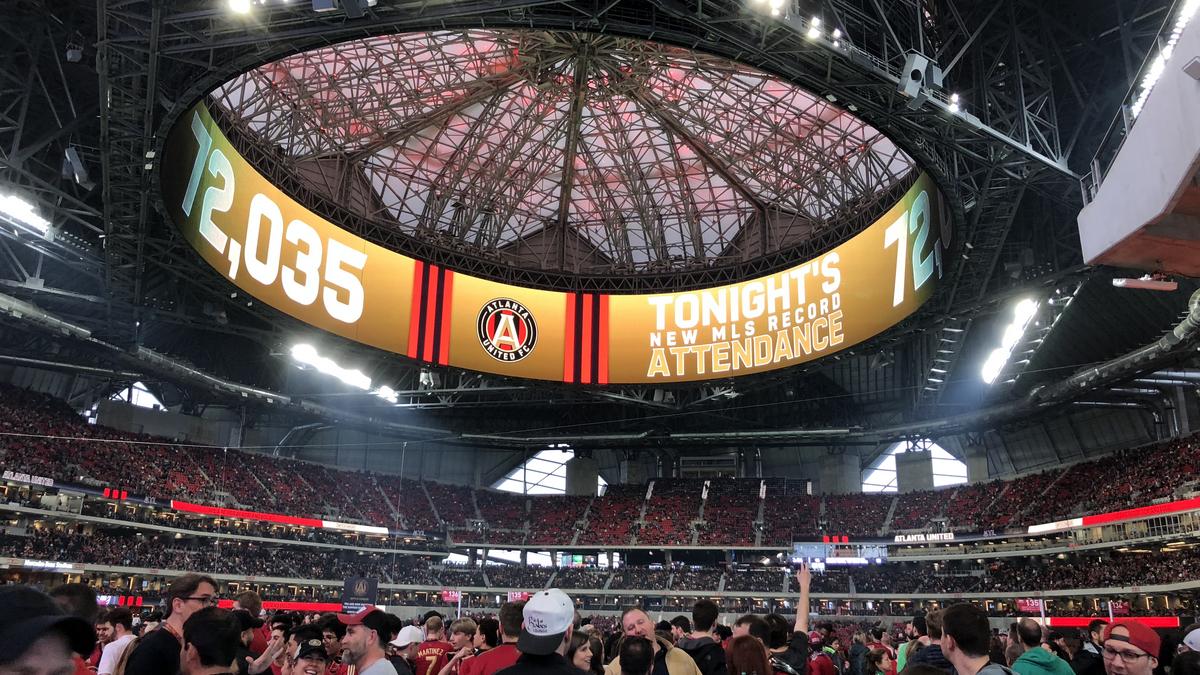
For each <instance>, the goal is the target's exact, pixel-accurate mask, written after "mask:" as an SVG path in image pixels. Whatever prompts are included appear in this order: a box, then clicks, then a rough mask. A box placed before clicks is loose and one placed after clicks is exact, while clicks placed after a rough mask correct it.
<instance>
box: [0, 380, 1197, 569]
mask: <svg viewBox="0 0 1200 675" xmlns="http://www.w3.org/2000/svg"><path fill="white" fill-rule="evenodd" d="M0 431H4V432H7V433H6V434H5V435H3V436H0V466H2V467H3V468H4V469H8V470H12V471H16V472H23V473H29V474H32V475H35V476H43V477H48V478H52V479H54V480H55V481H58V482H68V483H76V484H84V485H91V486H96V487H111V488H113V489H118V490H125V491H128V492H129V493H131V494H136V495H139V496H146V497H150V498H152V499H155V500H159V501H160V503H163V502H165V500H169V499H182V500H188V501H195V502H202V503H211V504H219V505H224V506H233V507H239V508H246V509H250V510H260V511H267V512H275V513H286V514H288V515H297V516H310V517H320V518H333V519H336V520H341V521H346V522H358V523H369V524H372V525H383V526H386V527H389V528H393V529H403V530H419V531H423V532H441V531H445V530H446V529H447V528H451V531H452V533H453V534H452V536H454V538H455V540H456V541H469V542H470V543H480V544H494V545H505V544H521V543H527V544H532V545H541V544H546V545H552V544H565V543H572V542H574V543H578V544H583V545H597V546H622V545H629V544H631V543H637V544H643V545H653V546H682V545H690V544H691V543H692V541H693V537H694V538H695V541H696V542H697V543H698V544H699V545H702V546H753V545H756V544H761V545H763V546H786V545H788V544H790V543H791V542H792V541H796V540H811V539H814V538H817V537H819V536H821V535H822V534H828V535H849V536H852V537H863V536H876V535H878V534H880V532H881V530H882V529H883V527H884V524H885V522H886V521H887V518H888V514H889V512H891V514H892V517H891V521H890V527H891V529H893V530H907V529H924V528H928V527H930V526H932V525H934V524H939V525H940V524H944V525H945V526H948V527H950V528H952V529H958V530H964V529H966V530H974V531H980V530H1004V529H1005V528H1008V527H1024V526H1026V525H1029V524H1032V523H1035V522H1049V521H1054V520H1061V519H1064V518H1070V517H1074V516H1078V515H1082V514H1084V513H1089V512H1090V513H1094V512H1103V511H1108V510H1116V509H1121V508H1128V507H1131V506H1138V505H1144V504H1149V503H1152V502H1153V501H1154V500H1159V499H1165V498H1170V497H1172V496H1178V495H1176V494H1175V493H1176V492H1177V491H1179V490H1180V489H1181V487H1182V486H1184V485H1187V484H1190V483H1191V482H1192V481H1195V480H1197V478H1198V477H1200V468H1198V467H1200V441H1198V440H1197V439H1196V438H1190V439H1185V440H1181V441H1173V442H1170V443H1164V444H1161V445H1159V446H1155V447H1148V448H1137V449H1131V450H1125V451H1120V452H1117V453H1115V454H1112V455H1109V456H1106V457H1102V458H1100V459H1096V460H1092V461H1088V462H1082V463H1077V464H1074V465H1071V466H1068V467H1066V468H1054V469H1050V470H1047V471H1043V472H1040V473H1032V474H1027V475H1024V476H1021V477H1018V478H1015V479H1011V480H1007V481H992V482H989V483H982V484H975V485H970V486H958V487H950V488H944V489H940V490H934V491H923V492H913V493H906V494H903V495H898V496H897V495H888V494H848V495H826V496H824V497H819V496H813V495H809V494H808V491H809V483H808V482H807V481H803V480H793V479H784V478H767V479H730V478H714V479H711V480H708V481H705V480H702V479H669V478H661V479H656V480H655V481H654V487H653V490H652V491H651V498H650V500H649V501H646V494H647V485H644V484H638V485H611V486H609V487H608V490H607V493H606V494H605V495H603V496H601V497H596V498H592V497H587V496H580V497H561V496H530V497H525V496H519V495H511V494H506V493H500V492H496V491H493V490H487V489H477V488H471V487H468V486H462V485H448V484H443V483H438V482H436V481H428V480H426V481H416V480H412V479H407V478H400V477H399V476H395V475H391V474H384V473H371V472H364V471H350V470H345V469H340V468H331V467H327V466H323V465H319V464H313V463H309V462H303V461H299V460H295V459H289V458H286V457H274V456H267V455H263V454H257V453H252V452H246V451H241V450H236V449H228V450H227V449H222V448H213V447H204V446H197V445H188V444H181V443H174V442H171V441H166V440H163V439H159V438H152V437H149V436H144V435H139V434H131V433H126V432H120V431H116V430H112V429H107V428H104V427H100V426H97V425H94V424H88V423H87V422H86V421H85V420H83V419H82V418H81V417H80V416H79V415H78V414H76V413H75V412H74V411H72V410H71V409H70V408H69V407H68V406H67V405H66V404H65V403H63V402H62V401H59V400H57V399H54V398H51V397H49V396H46V395H43V394H38V393H33V392H29V391H25V390H22V389H18V388H15V387H11V386H3V385H0ZM1118 474H1119V475H1120V476H1121V479H1120V480H1112V479H1111V477H1112V476H1114V475H1118ZM1163 476H1170V480H1162V477H1163ZM706 485H707V487H706ZM1081 486H1088V489H1080V487H1081ZM331 487H332V488H333V489H331ZM706 490H707V493H706V492H705V491H706ZM705 496H707V499H705ZM701 505H703V509H701ZM893 505H894V509H893ZM760 507H761V509H760ZM760 510H761V513H762V518H761V521H759V520H758V514H759V512H760ZM118 517H126V514H124V513H122V514H120V515H119V516H118ZM133 517H134V518H135V519H137V518H144V517H149V518H151V521H143V522H153V521H155V520H165V519H163V518H162V517H161V516H159V515H154V516H145V515H143V512H141V511H136V512H134V516H133ZM173 525H174V526H180V525H182V526H184V527H187V528H189V529H210V530H211V529H212V528H216V529H217V531H230V532H235V533H247V534H257V535H261V533H263V532H264V531H265V532H268V533H269V534H270V535H272V537H273V538H282V539H293V540H301V541H320V542H323V543H340V540H339V539H338V535H336V534H329V533H318V532H306V531H301V530H295V529H292V530H285V529H282V528H275V527H274V526H266V525H259V524H253V523H245V522H236V521H229V520H225V521H223V522H221V523H215V524H210V523H208V522H204V521H201V520H194V521H193V520H189V521H187V522H184V521H177V522H176V523H173ZM223 528H227V529H223ZM760 533H761V536H760ZM346 543H353V544H354V545H362V546H368V547H377V548H402V547H401V546H400V545H399V544H398V542H395V541H388V540H382V539H375V540H372V539H367V538H361V539H359V540H355V541H352V542H346ZM405 543H406V544H408V543H410V542H405Z"/></svg>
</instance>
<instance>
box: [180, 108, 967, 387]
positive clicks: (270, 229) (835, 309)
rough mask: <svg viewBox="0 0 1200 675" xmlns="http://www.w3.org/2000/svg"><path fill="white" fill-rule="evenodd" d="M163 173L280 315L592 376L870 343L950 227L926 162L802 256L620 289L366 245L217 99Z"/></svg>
mask: <svg viewBox="0 0 1200 675" xmlns="http://www.w3.org/2000/svg"><path fill="white" fill-rule="evenodd" d="M161 182H162V185H161V188H162V197H163V202H164V204H165V206H166V209H167V211H168V213H169V215H170V217H171V218H172V219H173V220H174V221H175V223H176V225H178V226H179V228H180V229H181V230H182V232H183V234H184V236H185V237H186V238H187V240H188V242H190V243H191V245H192V246H193V247H194V248H195V249H196V251H197V252H199V254H200V255H201V256H202V257H203V258H204V260H205V261H207V262H208V264H209V265H211V266H212V267H213V268H215V269H216V270H218V271H219V272H220V273H221V274H223V275H224V276H225V277H226V278H227V279H228V280H229V281H230V282H232V283H233V284H234V285H236V286H237V287H238V288H240V289H241V290H243V291H245V292H246V293H248V294H250V295H251V296H253V297H254V298H256V299H258V300H261V301H263V302H265V303H267V304H269V305H271V306H272V307H275V308H276V309H278V310H280V311H283V312H285V313H287V314H289V315H291V316H293V317H296V318H297V319H300V320H301V321H304V322H306V323H308V324H310V325H312V326H315V327H317V328H321V329H323V330H326V331H329V332H331V333H334V334H337V335H340V336H342V337H345V338H348V339H351V340H356V341H358V342H361V343H364V344H368V345H371V346H373V347H378V348H380V349H384V350H388V351H391V352H395V353H397V354H401V355H404V356H407V357H410V358H413V359H418V360H422V361H426V362H430V363H437V364H442V365H451V366H456V367H460V368H467V369H472V370H478V371H483V372H489V373H496V374H499V375H506V376H513V377H523V378H532V379H539V380H556V381H563V382H572V383H581V384H609V383H614V384H615V383H669V382H684V381H696V380H705V379H716V378H725V377H732V376H738V375H747V374H750V373H758V372H763V371H768V370H773V369H777V368H786V367H788V366H792V365H796V364H799V363H804V362H807V361H811V360H813V359H817V358H820V357H823V356H826V355H829V354H832V353H834V352H837V351H840V350H842V349H845V348H847V347H850V346H852V345H855V344H857V343H859V342H862V341H863V340H866V339H868V338H870V337H872V336H874V335H877V334H879V333H880V332H882V331H883V330H885V329H887V328H888V327H889V326H892V325H894V324H896V323H897V322H898V321H900V320H901V319H903V318H904V317H906V316H908V315H910V314H911V313H912V312H914V311H915V310H916V309H917V308H918V307H920V306H921V304H922V303H924V302H925V300H927V299H928V298H929V296H930V294H931V293H932V292H933V289H934V286H935V285H936V283H937V281H938V279H939V278H940V277H941V275H942V250H943V237H944V236H945V235H944V231H948V224H949V221H948V216H947V215H946V208H945V204H944V200H943V199H942V196H941V194H940V193H939V192H938V190H937V188H936V187H935V185H934V183H933V181H932V180H931V179H930V178H929V176H928V175H922V176H920V177H919V178H918V179H917V180H916V182H915V183H914V184H913V186H912V187H911V188H910V189H909V190H908V192H907V193H905V195H904V196H903V197H902V198H901V199H900V201H899V202H898V203H896V204H895V205H893V206H892V207H891V208H890V209H889V210H888V211H887V212H886V213H885V214H884V215H883V216H882V217H881V218H879V219H878V220H877V221H875V222H874V223H873V224H871V225H870V226H868V227H867V228H865V229H864V230H863V231H862V232H860V233H859V234H857V235H855V236H854V237H853V238H851V239H849V240H848V241H846V242H845V243H843V244H842V245H840V246H837V247H836V248H834V249H832V250H830V251H828V252H826V253H824V254H822V255H820V256H818V257H816V258H813V259H811V260H806V261H804V262H801V263H799V264H797V265H796V266H794V267H791V268H789V269H786V270H783V271H780V272H776V273H774V274H770V275H767V276H764V277H760V278H756V279H750V280H747V281H743V282H740V283H736V284H730V285H727V286H718V287H713V288H707V289H702V290H696V291H687V292H679V293H659V294H640V295H605V294H592V293H573V292H560V291H547V290H539V289H531V288H523V287H519V286H512V285H509V284H503V283H499V282H495V281H489V280H486V279H480V278H476V277H471V276H468V275H466V274H458V273H456V272H454V271H452V270H449V269H446V268H444V267H440V266H437V265H432V264H428V263H426V262H423V261H420V260H415V259H413V258H409V257H407V256H404V255H401V254H399V253H396V252H394V251H390V250H388V249H385V248H383V247H380V246H377V245H375V244H373V243H371V242H368V241H366V240H365V239H363V238H361V237H359V236H357V235H355V234H352V233H350V232H348V231H346V230H344V229H342V228H340V227H338V226H337V225H335V224H333V223H331V222H329V221H327V220H325V219H324V218H322V217H320V216H318V215H317V214H315V213H313V212H312V211H311V210H309V209H307V208H305V207H304V206H302V205H301V204H299V203H298V202H297V201H296V200H294V199H292V198H291V197H289V196H287V195H286V194H284V193H283V192H282V191H281V190H280V189H279V188H277V187H275V186H274V185H272V184H271V183H270V181H268V180H267V179H266V178H265V177H264V176H263V175H262V174H260V173H259V172H258V171H257V170H256V169H255V168H254V167H253V166H252V165H251V164H250V163H249V162H247V161H246V160H245V159H243V158H242V157H241V156H240V155H239V154H238V153H237V152H236V151H235V150H234V149H233V147H232V145H231V144H230V143H229V141H228V140H227V139H226V137H225V136H224V134H223V133H222V132H221V130H220V128H219V127H218V126H217V125H216V124H215V123H214V121H213V119H212V117H211V115H210V114H209V112H208V110H207V108H206V107H205V105H204V104H202V103H201V104H197V105H196V106H195V107H194V108H193V109H191V110H189V111H188V112H187V114H185V115H184V116H182V117H181V118H180V121H179V123H178V124H176V125H175V127H174V128H173V129H172V130H171V133H170V135H169V136H168V138H167V141H166V144H165V146H164V154H163V157H162V165H161Z"/></svg>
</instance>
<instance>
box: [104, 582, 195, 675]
mask: <svg viewBox="0 0 1200 675" xmlns="http://www.w3.org/2000/svg"><path fill="white" fill-rule="evenodd" d="M217 599H218V598H217V582H216V581H213V579H212V577H207V576H203V575H200V574H185V575H183V576H181V577H179V578H177V579H174V580H173V581H171V583H170V584H169V585H168V586H167V590H166V591H165V592H164V593H163V600H164V601H165V603H166V607H164V608H163V614H164V617H165V618H164V619H163V622H162V624H161V625H159V627H158V628H157V629H155V630H154V631H152V632H150V633H148V634H146V635H144V636H142V638H141V640H139V641H138V643H137V644H136V645H135V646H134V647H133V653H131V654H130V655H129V661H128V662H127V663H126V665H125V675H164V674H170V673H177V672H179V652H180V648H181V646H182V644H183V624H184V623H185V622H187V620H188V619H189V618H191V616H192V615H193V614H195V613H196V612H198V611H200V610H202V609H204V608H205V607H212V606H214V605H216V604H217Z"/></svg>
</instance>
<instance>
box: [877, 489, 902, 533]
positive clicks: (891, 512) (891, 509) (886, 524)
mask: <svg viewBox="0 0 1200 675" xmlns="http://www.w3.org/2000/svg"><path fill="white" fill-rule="evenodd" d="M899 503H900V497H899V496H896V497H892V504H891V506H888V512H887V516H886V517H884V519H883V527H882V528H880V530H879V532H880V533H883V532H887V531H888V530H889V529H890V528H891V526H892V518H894V517H895V516H896V505H897V504H899Z"/></svg>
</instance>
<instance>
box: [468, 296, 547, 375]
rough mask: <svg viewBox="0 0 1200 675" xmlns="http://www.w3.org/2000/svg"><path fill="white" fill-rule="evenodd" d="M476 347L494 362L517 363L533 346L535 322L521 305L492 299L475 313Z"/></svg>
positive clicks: (535, 342)
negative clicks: (476, 317)
mask: <svg viewBox="0 0 1200 675" xmlns="http://www.w3.org/2000/svg"><path fill="white" fill-rule="evenodd" d="M476 327H477V329H478V333H479V344H481V345H483V349H484V351H486V352H487V353H488V356H491V357H492V358H493V359H496V360H497V361H520V360H521V359H523V358H525V357H526V356H529V353H530V352H532V351H533V347H534V345H536V344H537V323H536V322H535V321H534V320H533V315H532V314H530V313H529V310H528V309H525V306H524V305H522V304H521V303H519V302H517V301H516V300H512V299H510V298H496V299H495V300H491V301H489V302H488V303H487V304H486V305H484V306H483V309H481V310H479V320H478V322H477V323H476Z"/></svg>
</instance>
